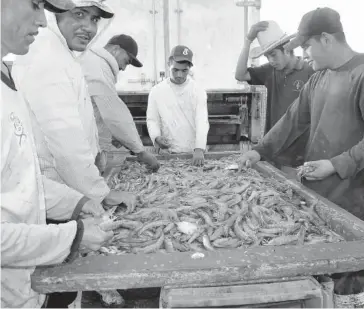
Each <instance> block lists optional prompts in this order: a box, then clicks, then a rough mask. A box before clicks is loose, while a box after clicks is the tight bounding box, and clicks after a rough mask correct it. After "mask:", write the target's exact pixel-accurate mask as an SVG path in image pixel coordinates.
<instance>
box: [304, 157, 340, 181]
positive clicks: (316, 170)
mask: <svg viewBox="0 0 364 309" xmlns="http://www.w3.org/2000/svg"><path fill="white" fill-rule="evenodd" d="M303 166H305V167H306V166H307V167H308V168H309V169H310V170H311V171H309V172H307V173H305V174H304V175H303V177H305V178H306V179H307V180H322V179H325V178H326V177H329V176H331V175H332V174H334V173H335V172H336V170H335V168H334V166H333V165H332V163H331V161H330V160H319V161H311V162H305V164H304V165H303Z"/></svg>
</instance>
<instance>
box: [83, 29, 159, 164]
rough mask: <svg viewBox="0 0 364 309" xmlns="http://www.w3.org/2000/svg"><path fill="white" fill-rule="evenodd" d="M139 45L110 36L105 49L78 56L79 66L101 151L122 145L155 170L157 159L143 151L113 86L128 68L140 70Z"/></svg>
mask: <svg viewBox="0 0 364 309" xmlns="http://www.w3.org/2000/svg"><path fill="white" fill-rule="evenodd" d="M137 55H138V44H137V43H136V42H135V40H134V39H133V38H132V37H131V36H128V35H125V34H120V35H115V36H113V37H112V38H111V39H110V40H109V41H108V43H107V44H106V46H104V47H102V48H96V47H94V48H90V49H89V50H88V51H87V52H85V53H84V55H83V56H82V57H81V65H82V69H83V72H84V74H85V77H86V81H87V84H88V90H89V94H90V96H91V100H92V104H93V108H94V114H95V119H96V123H97V129H98V132H99V143H100V147H101V150H105V151H107V150H110V149H111V147H112V145H111V143H113V145H114V146H116V147H118V148H119V147H121V145H123V146H125V147H126V148H128V149H129V150H131V151H132V152H133V153H135V154H136V155H137V157H138V158H139V160H140V161H141V162H144V163H146V164H147V165H148V166H149V167H150V168H151V169H152V170H158V168H159V163H158V160H157V159H156V158H155V156H153V155H152V154H150V153H149V152H147V151H145V149H144V146H143V143H142V141H141V140H140V136H139V134H138V131H137V128H136V126H135V123H134V120H133V117H132V115H131V113H130V111H129V109H128V107H127V106H126V104H125V103H124V102H123V101H122V100H121V99H120V97H119V95H118V92H117V90H116V87H115V84H116V83H117V81H118V74H119V72H120V71H124V70H125V69H126V67H127V66H128V65H132V66H134V67H137V68H140V67H142V66H143V65H142V63H141V62H140V61H139V60H138V58H137Z"/></svg>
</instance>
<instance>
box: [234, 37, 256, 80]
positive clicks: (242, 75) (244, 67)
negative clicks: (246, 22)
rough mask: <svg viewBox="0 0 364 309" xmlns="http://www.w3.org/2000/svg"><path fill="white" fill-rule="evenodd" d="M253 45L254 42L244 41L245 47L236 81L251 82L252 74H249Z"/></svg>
mask: <svg viewBox="0 0 364 309" xmlns="http://www.w3.org/2000/svg"><path fill="white" fill-rule="evenodd" d="M251 43H252V42H251V41H250V40H248V39H245V40H244V47H243V49H242V51H241V53H240V56H239V60H238V64H237V66H236V72H235V79H236V80H238V81H247V80H250V74H249V72H248V59H249V52H250V45H251Z"/></svg>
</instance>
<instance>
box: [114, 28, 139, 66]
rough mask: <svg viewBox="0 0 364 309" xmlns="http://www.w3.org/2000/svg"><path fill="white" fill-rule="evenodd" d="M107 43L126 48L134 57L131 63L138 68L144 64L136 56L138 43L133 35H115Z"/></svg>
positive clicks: (130, 55) (131, 56)
mask: <svg viewBox="0 0 364 309" xmlns="http://www.w3.org/2000/svg"><path fill="white" fill-rule="evenodd" d="M107 44H111V45H118V46H120V47H121V48H122V49H124V50H125V51H126V52H127V53H128V55H129V57H130V58H131V59H132V60H131V63H130V64H131V65H133V66H135V67H137V68H140V67H142V66H143V64H142V63H141V62H140V61H139V60H138V59H137V57H136V56H137V55H138V44H137V42H135V40H134V39H133V38H132V37H131V36H129V35H125V34H120V35H115V36H113V37H112V38H111V39H110V40H109V42H108V43H107Z"/></svg>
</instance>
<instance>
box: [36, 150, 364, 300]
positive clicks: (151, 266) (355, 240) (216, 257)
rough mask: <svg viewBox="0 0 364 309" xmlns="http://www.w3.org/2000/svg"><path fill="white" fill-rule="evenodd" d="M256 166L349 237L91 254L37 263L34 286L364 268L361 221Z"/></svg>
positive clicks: (125, 284)
mask: <svg viewBox="0 0 364 309" xmlns="http://www.w3.org/2000/svg"><path fill="white" fill-rule="evenodd" d="M236 153H237V152H226V153H207V154H206V157H207V158H215V159H218V158H221V157H223V156H226V155H229V154H236ZM177 157H178V158H181V159H189V158H191V155H190V154H180V155H162V156H158V158H159V159H165V160H167V159H171V158H177ZM128 160H134V158H128ZM256 169H257V170H258V171H260V172H262V173H264V174H266V175H267V177H275V178H277V179H279V180H280V181H282V182H288V183H289V184H290V185H291V186H292V187H293V188H294V189H295V190H296V192H297V193H298V194H300V195H301V196H302V197H304V198H306V199H308V200H309V201H315V202H317V205H316V207H317V210H318V212H319V214H320V216H321V217H322V218H323V219H324V220H325V221H326V222H327V223H328V224H329V226H330V227H331V228H332V229H333V230H334V231H336V232H338V233H340V234H341V235H343V236H344V238H345V239H346V240H347V241H346V242H342V243H332V244H314V245H304V246H280V247H251V248H248V249H244V250H241V249H240V250H237V249H235V250H219V251H215V252H204V257H203V258H201V259H194V258H192V256H193V252H185V253H180V252H178V253H169V254H165V253H155V254H138V255H131V254H125V255H118V256H107V257H105V256H91V257H86V258H80V259H77V260H76V261H74V262H73V263H71V264H65V265H59V266H53V267H39V268H37V269H36V271H35V273H34V274H33V276H32V287H33V289H34V290H36V291H38V292H40V293H50V292H56V291H76V290H102V289H115V288H119V289H130V288H145V287H160V286H165V285H167V284H170V285H175V284H206V283H211V282H213V283H217V284H219V283H222V284H223V283H231V282H237V281H246V280H268V279H274V278H282V277H291V278H292V277H297V276H306V275H318V274H330V273H339V272H346V271H357V270H361V269H364V250H363V248H364V222H363V221H361V220H359V219H358V218H356V217H355V216H353V215H351V214H350V213H348V212H346V211H345V210H343V209H341V208H340V207H338V206H337V205H335V204H333V203H331V202H330V201H328V200H327V199H324V198H323V197H320V196H319V195H317V194H316V193H315V192H313V191H311V190H309V189H307V188H305V187H304V186H302V185H301V184H300V183H298V182H295V181H292V180H289V179H286V177H285V176H284V174H283V173H281V172H280V171H279V170H277V169H275V168H274V167H272V166H271V165H270V164H268V163H266V162H260V163H259V164H257V166H256Z"/></svg>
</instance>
